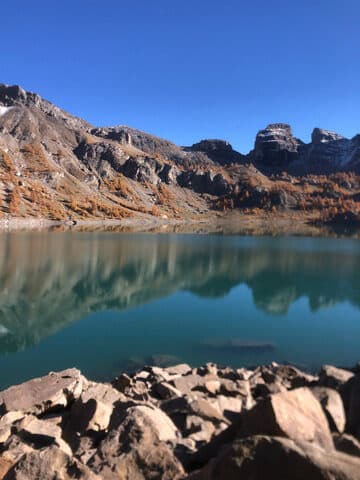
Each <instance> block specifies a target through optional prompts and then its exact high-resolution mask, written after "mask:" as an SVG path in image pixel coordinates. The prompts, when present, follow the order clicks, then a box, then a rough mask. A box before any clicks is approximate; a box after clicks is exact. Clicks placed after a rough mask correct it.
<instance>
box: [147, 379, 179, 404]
mask: <svg viewBox="0 0 360 480" xmlns="http://www.w3.org/2000/svg"><path fill="white" fill-rule="evenodd" d="M154 390H155V392H156V393H157V394H158V395H159V397H160V398H161V399H163V400H166V399H168V398H174V397H180V396H181V395H182V394H181V392H180V390H178V389H177V388H175V387H173V386H172V385H171V384H170V383H168V382H161V383H157V384H155V385H154Z"/></svg>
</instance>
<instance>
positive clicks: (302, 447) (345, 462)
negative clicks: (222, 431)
mask: <svg viewBox="0 0 360 480" xmlns="http://www.w3.org/2000/svg"><path fill="white" fill-rule="evenodd" d="M188 478H189V480H220V479H224V480H225V479H226V480H239V479H249V480H250V479H251V480H265V479H266V480H288V479H291V480H304V479H306V480H359V479H360V459H357V458H355V457H352V456H350V455H345V454H344V453H341V452H336V451H326V450H323V449H322V448H320V447H318V446H317V445H314V444H312V443H308V442H301V443H300V444H298V443H295V442H294V441H293V440H290V439H288V438H280V437H267V436H254V437H249V438H244V439H239V440H237V441H235V442H234V443H233V444H232V445H229V446H226V447H225V448H223V450H222V451H221V452H220V454H219V455H218V457H216V458H215V459H213V460H211V461H210V463H209V464H208V465H206V466H205V467H204V468H203V469H202V470H200V471H198V472H194V473H193V474H191V475H190V476H189V477H188Z"/></svg>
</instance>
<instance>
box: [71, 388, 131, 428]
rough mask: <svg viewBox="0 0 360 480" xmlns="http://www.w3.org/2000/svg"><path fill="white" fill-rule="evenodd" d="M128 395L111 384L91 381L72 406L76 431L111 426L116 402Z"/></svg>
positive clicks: (124, 399) (73, 426)
mask: <svg viewBox="0 0 360 480" xmlns="http://www.w3.org/2000/svg"><path fill="white" fill-rule="evenodd" d="M122 401H126V397H125V396H124V395H123V394H121V393H120V392H118V391H117V390H116V389H115V388H113V387H112V386H111V385H106V384H103V383H93V382H92V383H91V384H89V386H88V387H87V388H86V389H85V390H84V391H83V393H82V394H81V396H80V398H79V399H78V400H76V402H75V403H74V405H73V406H72V408H71V417H70V423H71V425H72V428H73V429H74V430H76V431H80V432H84V431H86V430H93V431H102V430H106V429H107V428H108V426H109V423H110V419H111V415H112V413H113V409H114V404H115V403H116V402H122Z"/></svg>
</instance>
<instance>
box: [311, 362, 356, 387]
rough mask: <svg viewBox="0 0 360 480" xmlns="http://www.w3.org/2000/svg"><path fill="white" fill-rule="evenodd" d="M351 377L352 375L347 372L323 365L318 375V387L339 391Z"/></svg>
mask: <svg viewBox="0 0 360 480" xmlns="http://www.w3.org/2000/svg"><path fill="white" fill-rule="evenodd" d="M353 376H354V374H353V373H352V372H349V371H348V370H344V369H342V368H336V367H333V366H332V365H323V366H322V367H321V370H320V373H319V385H321V386H323V387H329V388H335V389H339V388H340V387H341V386H342V385H344V384H345V383H346V382H347V381H348V380H349V379H350V378H351V377H353Z"/></svg>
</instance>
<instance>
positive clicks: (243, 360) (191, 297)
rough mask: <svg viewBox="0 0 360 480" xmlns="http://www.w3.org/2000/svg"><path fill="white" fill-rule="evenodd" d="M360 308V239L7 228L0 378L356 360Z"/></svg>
mask: <svg viewBox="0 0 360 480" xmlns="http://www.w3.org/2000/svg"><path fill="white" fill-rule="evenodd" d="M359 308H360V243H359V242H358V241H356V240H351V239H326V238H321V239H320V238H292V237H275V238H271V237H242V236H235V235H234V236H223V235H175V234H172V235H167V234H161V235H157V234H123V233H72V232H67V233H60V232H59V233H55V232H53V233H50V232H49V233H11V234H2V235H0V388H4V387H6V386H8V385H10V384H14V383H19V382H21V381H23V380H26V379H28V378H31V377H34V376H38V375H42V374H45V373H47V372H48V371H50V370H59V369H63V368H67V367H70V366H76V367H78V368H80V369H81V370H82V371H83V372H84V373H85V374H86V375H88V376H89V377H91V378H94V379H101V380H108V379H110V378H112V377H113V376H115V375H116V374H118V373H120V372H121V371H124V370H127V371H131V370H134V369H136V368H140V367H141V366H142V365H143V364H145V363H158V364H160V365H165V364H169V363H175V362H183V361H185V362H189V363H191V364H193V365H197V364H201V363H204V362H207V361H213V362H218V363H221V364H230V365H234V366H242V365H250V366H251V365H254V364H258V363H267V362H270V361H272V360H275V361H279V362H293V363H295V364H297V365H299V366H301V367H303V368H307V369H310V370H315V369H317V368H318V367H319V366H320V365H321V364H322V363H333V364H337V365H343V366H351V365H353V364H354V363H356V362H357V361H358V360H360V350H359V345H360V310H359Z"/></svg>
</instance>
